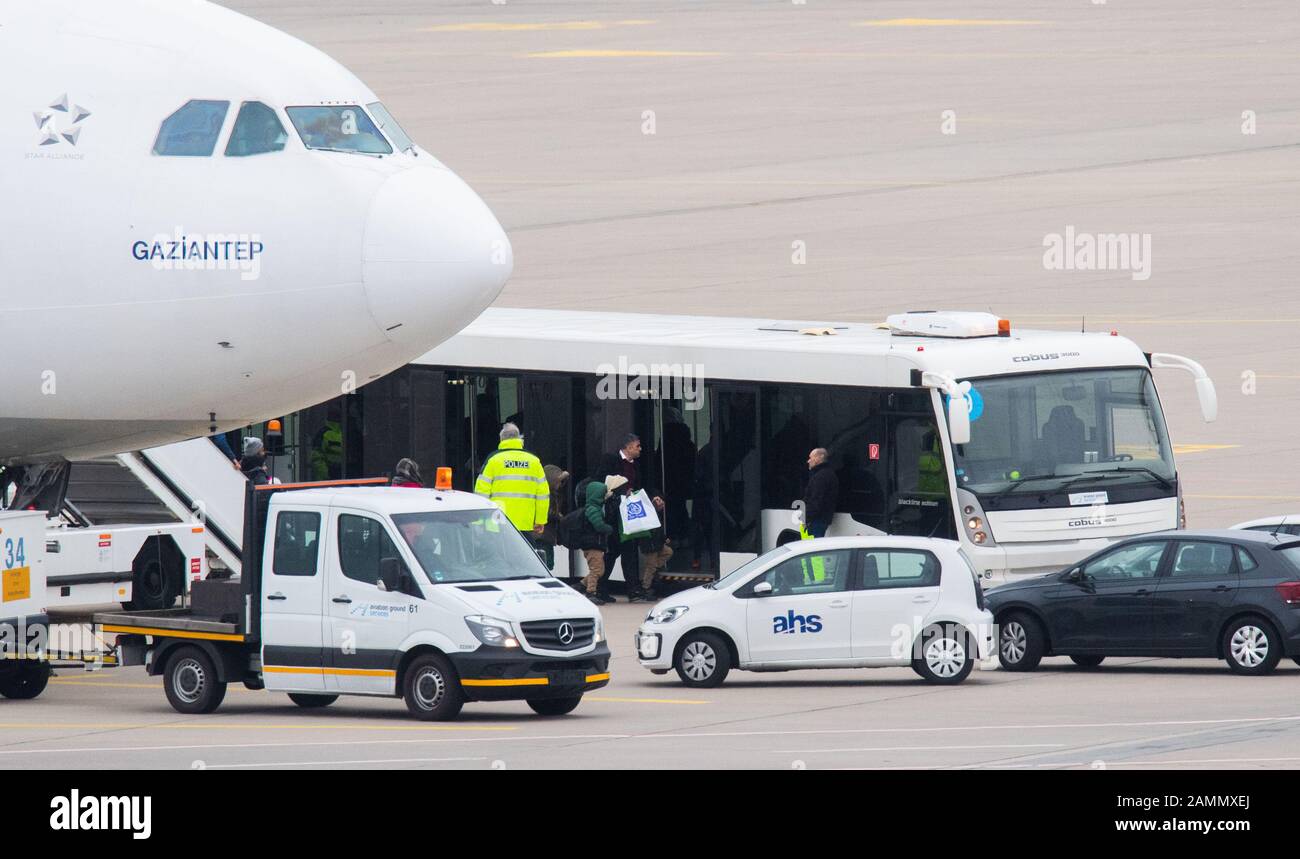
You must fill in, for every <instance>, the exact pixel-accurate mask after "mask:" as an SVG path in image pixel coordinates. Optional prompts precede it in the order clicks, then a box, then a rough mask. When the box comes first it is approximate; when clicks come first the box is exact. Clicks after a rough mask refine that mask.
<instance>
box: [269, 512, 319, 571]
mask: <svg viewBox="0 0 1300 859" xmlns="http://www.w3.org/2000/svg"><path fill="white" fill-rule="evenodd" d="M319 554H320V514H319V513H304V512H296V511H287V510H286V511H284V512H282V513H280V515H279V516H277V517H276V520H275V554H274V557H273V559H272V562H271V572H272V573H274V574H275V575H277V576H314V575H316V557H317V555H319Z"/></svg>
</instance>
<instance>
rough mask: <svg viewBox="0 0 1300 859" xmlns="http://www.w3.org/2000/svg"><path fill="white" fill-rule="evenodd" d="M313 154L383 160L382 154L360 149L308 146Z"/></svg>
mask: <svg viewBox="0 0 1300 859" xmlns="http://www.w3.org/2000/svg"><path fill="white" fill-rule="evenodd" d="M307 148H308V149H310V150H312V151H313V152H342V153H343V154H344V155H369V156H370V157H371V158H383V157H384V153H382V152H363V151H361V150H360V149H335V148H333V147H331V146H308V147H307Z"/></svg>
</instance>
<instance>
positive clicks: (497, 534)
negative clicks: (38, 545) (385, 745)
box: [97, 484, 609, 719]
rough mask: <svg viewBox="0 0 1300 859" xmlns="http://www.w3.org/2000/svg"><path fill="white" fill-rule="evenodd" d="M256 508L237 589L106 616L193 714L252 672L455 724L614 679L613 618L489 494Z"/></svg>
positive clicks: (266, 498) (284, 498)
mask: <svg viewBox="0 0 1300 859" xmlns="http://www.w3.org/2000/svg"><path fill="white" fill-rule="evenodd" d="M246 507H247V510H248V512H247V514H246V518H247V519H248V520H249V521H248V522H246V525H245V537H244V545H245V547H246V548H245V552H244V553H245V558H244V562H243V572H242V576H241V580H240V581H238V583H237V584H236V583H233V582H231V583H225V584H224V585H223V584H222V583H219V582H204V583H202V585H203V587H198V586H196V588H195V590H194V596H193V606H192V609H190V610H188V611H179V612H178V611H171V612H155V613H149V612H127V613H123V614H114V615H100V616H97V619H98V620H99V621H100V622H101V623H102V624H103V625H104V629H105V631H106V632H117V633H119V634H120V635H123V636H124V640H121V643H122V644H123V645H124V647H123V650H124V655H126V654H129V653H132V652H134V653H137V654H140V653H142V654H143V656H144V661H145V664H146V665H147V666H148V668H149V671H150V673H151V674H162V675H163V676H164V680H165V686H166V689H167V695H168V699H169V700H170V701H171V703H172V705H173V707H175V708H176V709H177V710H179V711H181V712H186V713H196V712H211V711H212V710H214V709H216V707H217V706H218V705H219V704H220V701H221V696H222V695H224V691H225V684H226V683H228V682H232V681H243V682H245V684H246V685H250V686H253V687H254V688H265V689H268V690H271V691H276V692H286V693H288V694H289V696H290V698H291V699H292V700H293V701H294V702H295V703H297V704H298V705H299V706H304V707H316V706H324V705H327V704H330V703H332V702H333V701H334V700H335V699H336V698H337V697H338V696H339V695H379V696H389V697H397V696H400V697H402V698H404V699H405V701H406V704H407V707H408V709H409V710H410V712H411V713H412V715H414V716H416V717H417V718H421V719H449V718H453V717H454V716H455V715H456V714H457V713H458V712H459V711H460V709H461V706H462V705H463V704H464V703H465V702H466V701H484V700H511V699H516V700H525V701H527V702H528V703H529V705H530V706H531V707H532V709H533V710H534V711H536V712H538V713H540V714H542V715H561V714H564V713H568V712H570V711H571V710H573V709H574V708H575V707H576V706H577V705H578V702H579V701H580V700H581V698H582V695H583V694H584V693H585V692H587V691H590V690H592V689H596V688H599V687H601V686H604V685H606V684H607V683H608V682H609V673H608V665H609V648H608V645H607V644H606V642H605V635H604V626H603V623H602V620H601V617H600V613H599V611H597V610H596V608H595V607H594V606H592V605H591V603H590V602H588V601H587V600H586V599H584V598H583V597H582V596H581V595H579V594H577V593H576V592H574V591H573V590H572V589H570V588H569V587H567V586H566V585H565V584H564V583H563V582H561V581H559V580H558V579H555V578H553V577H552V576H551V575H550V573H549V571H548V570H547V569H546V566H545V565H544V564H543V563H542V562H541V560H540V558H539V557H538V555H537V553H536V552H535V551H534V550H533V548H532V546H531V545H530V544H529V542H528V541H527V540H526V539H525V538H524V537H523V535H521V534H520V533H519V532H518V531H517V530H515V528H514V526H513V525H511V524H510V521H509V520H508V519H507V518H506V517H505V515H504V514H503V513H502V512H501V511H500V509H499V508H497V507H496V506H495V505H494V504H492V503H491V502H490V501H488V500H487V499H485V498H482V497H480V496H477V495H473V494H470V493H465V492H456V491H452V490H449V489H407V488H400V489H399V488H391V487H381V486H356V485H342V486H339V485H311V484H307V485H291V486H265V487H250V488H249V498H248V503H247V504H246ZM252 547H257V548H256V552H257V556H256V558H254V557H251V556H252V555H253V554H254V549H253V548H252ZM250 561H251V562H252V563H250ZM209 586H212V587H209ZM235 589H238V591H237V594H238V595H237V596H236V595H235V594H236V590H235ZM223 591H224V592H225V593H224V594H223V593H222V592H223ZM196 636H199V637H196Z"/></svg>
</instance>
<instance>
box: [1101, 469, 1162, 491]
mask: <svg viewBox="0 0 1300 859" xmlns="http://www.w3.org/2000/svg"><path fill="white" fill-rule="evenodd" d="M1111 471H1126V472H1130V473H1135V474H1149V475H1151V476H1152V477H1154V478H1155V479H1156V482H1158V483H1159V484H1160V485H1161V486H1163V487H1164V488H1165V489H1173V488H1174V482H1173V481H1172V480H1170V479H1169V478H1168V477H1165V476H1164V475H1162V474H1159V473H1157V472H1155V471H1152V470H1151V469H1149V468H1147V467H1146V466H1144V465H1121V466H1120V467H1119V468H1112V469H1111Z"/></svg>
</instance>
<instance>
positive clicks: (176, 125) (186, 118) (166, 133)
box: [153, 99, 230, 158]
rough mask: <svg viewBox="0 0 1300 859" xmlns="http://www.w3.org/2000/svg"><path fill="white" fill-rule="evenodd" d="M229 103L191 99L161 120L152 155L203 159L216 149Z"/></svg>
mask: <svg viewBox="0 0 1300 859" xmlns="http://www.w3.org/2000/svg"><path fill="white" fill-rule="evenodd" d="M229 109H230V102H228V101H203V100H200V99H194V100H192V101H187V102H185V104H183V105H181V107H180V109H179V110H177V111H176V112H175V113H173V114H172V115H171V116H169V117H167V118H166V119H164V120H163V124H162V128H160V129H158V139H157V140H155V141H154V144H153V154H154V155H190V156H196V157H200V158H206V157H208V156H209V155H211V154H212V150H213V149H215V148H216V146H217V138H218V137H220V136H221V125H222V123H224V122H225V121H226V111H227V110H229Z"/></svg>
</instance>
